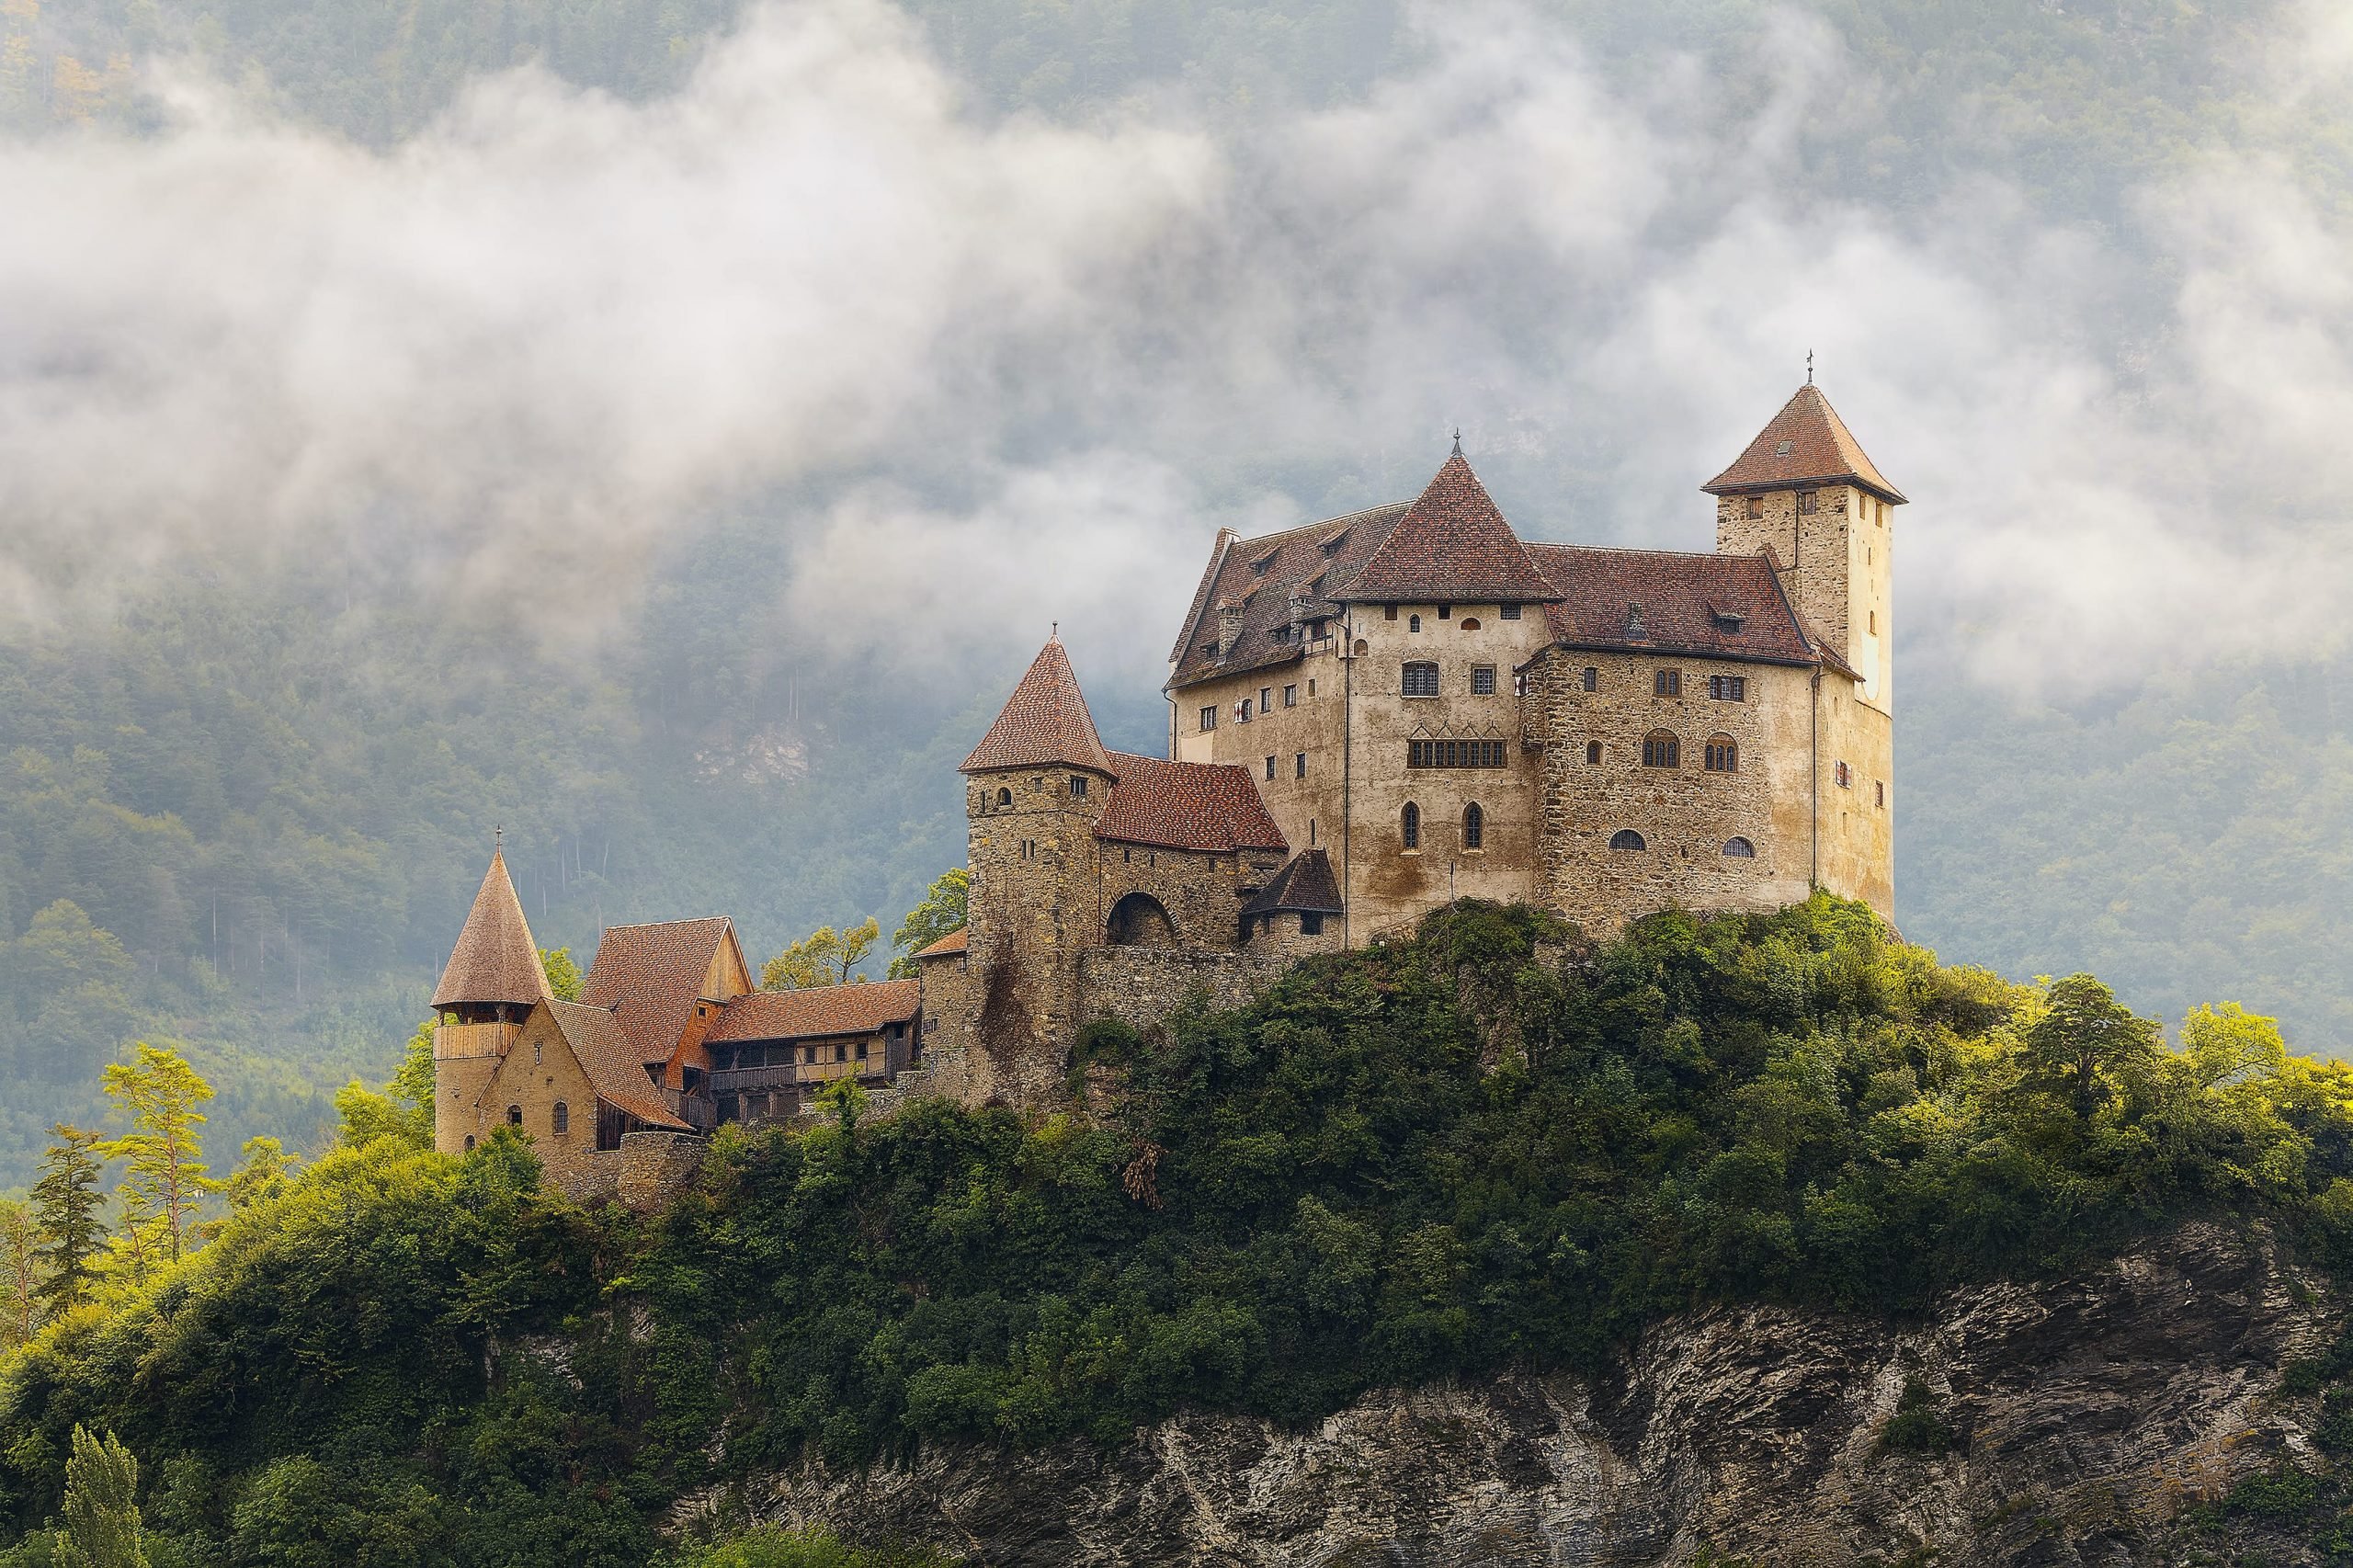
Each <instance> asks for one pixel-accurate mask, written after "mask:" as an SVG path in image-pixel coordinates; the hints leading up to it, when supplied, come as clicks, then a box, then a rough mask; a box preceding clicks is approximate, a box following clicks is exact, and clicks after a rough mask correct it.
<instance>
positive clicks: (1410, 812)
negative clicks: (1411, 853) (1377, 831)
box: [1397, 801, 1422, 849]
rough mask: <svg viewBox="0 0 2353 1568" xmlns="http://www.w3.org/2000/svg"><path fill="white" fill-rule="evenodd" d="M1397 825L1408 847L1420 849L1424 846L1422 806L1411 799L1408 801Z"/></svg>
mask: <svg viewBox="0 0 2353 1568" xmlns="http://www.w3.org/2000/svg"><path fill="white" fill-rule="evenodd" d="M1397 825H1398V830H1399V831H1400V832H1401V833H1402V834H1403V835H1404V839H1405V847H1406V848H1408V849H1419V848H1420V847H1421V846H1422V808H1421V807H1419V806H1417V805H1415V804H1414V802H1413V801H1406V802H1405V809H1404V812H1401V813H1400V814H1399V816H1398V819H1397Z"/></svg>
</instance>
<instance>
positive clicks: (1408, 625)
mask: <svg viewBox="0 0 2353 1568" xmlns="http://www.w3.org/2000/svg"><path fill="white" fill-rule="evenodd" d="M1421 629H1422V618H1421V617H1420V616H1418V615H1409V616H1407V617H1406V618H1405V630H1406V631H1420V630H1421Z"/></svg>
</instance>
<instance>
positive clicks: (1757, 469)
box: [1699, 381, 1904, 506]
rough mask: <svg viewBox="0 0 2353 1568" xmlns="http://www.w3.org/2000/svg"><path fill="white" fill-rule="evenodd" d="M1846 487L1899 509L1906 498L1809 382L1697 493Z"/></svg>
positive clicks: (1817, 389)
mask: <svg viewBox="0 0 2353 1568" xmlns="http://www.w3.org/2000/svg"><path fill="white" fill-rule="evenodd" d="M1842 481H1843V482H1847V483H1855V484H1859V485H1861V486H1863V488H1865V489H1866V490H1870V491H1874V492H1876V493H1877V494H1881V495H1884V496H1885V497H1887V499H1889V500H1890V501H1893V502H1894V503H1895V504H1896V505H1897V506H1902V505H1903V504H1904V492H1902V491H1901V490H1898V489H1897V488H1895V486H1893V484H1890V483H1888V482H1887V479H1886V477H1885V476H1884V475H1882V474H1881V472H1879V470H1878V469H1877V468H1876V467H1874V466H1873V465H1872V463H1871V460H1870V458H1868V457H1866V456H1864V455H1863V449H1862V445H1861V443H1859V442H1858V441H1857V440H1856V439H1855V437H1854V434H1853V432H1851V431H1849V430H1848V429H1847V422H1846V421H1845V420H1843V419H1841V418H1839V417H1838V411H1837V410H1836V409H1835V408H1833V407H1831V406H1830V400H1829V399H1828V398H1826V397H1824V396H1823V395H1822V389H1821V388H1819V387H1817V386H1815V385H1814V384H1813V382H1812V381H1808V382H1807V383H1806V384H1805V385H1803V386H1802V387H1800V388H1799V389H1798V390H1797V395H1796V396H1794V397H1792V398H1790V401H1789V402H1788V403H1784V404H1782V405H1781V412H1780V413H1779V414H1777V415H1773V422H1772V423H1771V424H1769V425H1768V426H1765V428H1764V429H1763V430H1762V431H1760V432H1759V433H1758V434H1757V437H1756V439H1755V440H1754V441H1751V442H1749V443H1748V449H1747V450H1746V451H1745V452H1743V453H1741V454H1740V457H1739V459H1738V460H1736V461H1734V462H1733V465H1732V467H1730V468H1728V469H1726V470H1724V471H1723V472H1722V473H1720V474H1718V475H1716V477H1715V478H1713V479H1711V480H1710V481H1708V483H1705V484H1703V485H1701V486H1700V487H1699V488H1700V489H1702V490H1705V491H1707V492H1709V493H1710V494H1715V495H1722V494H1728V493H1730V492H1734V491H1743V490H1785V489H1788V488H1790V486H1792V485H1798V484H1812V483H1824V484H1831V483H1840V482H1842Z"/></svg>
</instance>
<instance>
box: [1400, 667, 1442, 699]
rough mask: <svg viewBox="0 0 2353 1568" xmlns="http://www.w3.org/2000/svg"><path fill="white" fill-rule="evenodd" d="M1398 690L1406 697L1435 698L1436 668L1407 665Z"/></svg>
mask: <svg viewBox="0 0 2353 1568" xmlns="http://www.w3.org/2000/svg"><path fill="white" fill-rule="evenodd" d="M1398 689H1400V690H1401V691H1403V692H1404V694H1405V695H1406V696H1408V697H1436V696H1437V695H1438V666H1437V665H1420V664H1417V665H1406V666H1405V676H1404V681H1403V682H1401V683H1400V685H1399V687H1398Z"/></svg>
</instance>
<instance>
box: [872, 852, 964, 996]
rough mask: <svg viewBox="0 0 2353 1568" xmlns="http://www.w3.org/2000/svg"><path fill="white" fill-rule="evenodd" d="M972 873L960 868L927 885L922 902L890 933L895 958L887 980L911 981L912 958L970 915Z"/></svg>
mask: <svg viewBox="0 0 2353 1568" xmlns="http://www.w3.org/2000/svg"><path fill="white" fill-rule="evenodd" d="M971 915H972V872H971V871H970V870H968V869H966V868H964V867H962V866H959V867H957V868H956V869H954V870H952V871H950V872H949V873H948V874H947V875H946V876H943V877H941V878H940V879H939V880H938V881H936V882H934V883H932V884H931V888H930V891H928V892H926V893H925V894H924V896H923V902H922V903H918V904H916V905H915V907H914V908H913V909H910V910H909V911H907V917H906V918H905V919H904V920H902V921H900V922H899V928H898V930H897V931H896V932H894V933H892V937H891V946H892V948H893V949H895V950H896V951H897V952H898V955H899V956H898V957H897V958H895V959H892V960H891V978H892V979H893V980H912V979H914V978H915V955H916V954H917V953H919V952H921V951H923V950H924V949H926V948H927V947H929V946H931V945H932V944H933V943H934V942H937V941H938V940H939V938H941V937H945V936H947V935H948V934H949V932H951V931H957V930H961V929H962V928H963V926H964V922H965V921H966V920H967V919H969V918H970V917H971Z"/></svg>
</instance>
